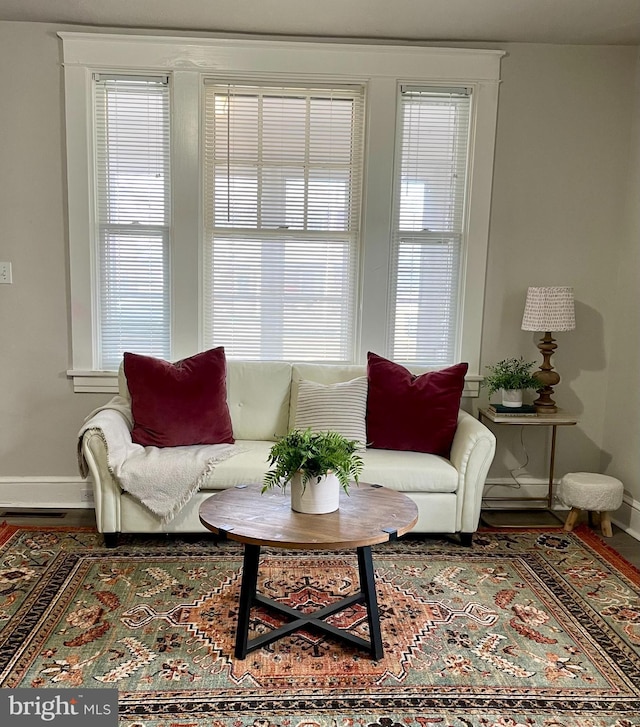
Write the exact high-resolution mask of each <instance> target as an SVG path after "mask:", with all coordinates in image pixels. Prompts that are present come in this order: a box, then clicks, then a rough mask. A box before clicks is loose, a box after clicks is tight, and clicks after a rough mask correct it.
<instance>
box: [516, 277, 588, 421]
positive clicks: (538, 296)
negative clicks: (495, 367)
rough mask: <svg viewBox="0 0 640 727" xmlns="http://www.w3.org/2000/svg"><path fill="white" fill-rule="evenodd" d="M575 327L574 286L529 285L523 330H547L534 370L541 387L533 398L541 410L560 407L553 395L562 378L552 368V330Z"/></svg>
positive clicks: (569, 329) (541, 340)
mask: <svg viewBox="0 0 640 727" xmlns="http://www.w3.org/2000/svg"><path fill="white" fill-rule="evenodd" d="M575 327H576V316H575V308H574V304H573V288H568V287H548V288H529V289H528V290H527V302H526V304H525V307H524V315H523V316H522V330H523V331H541V332H542V331H544V337H543V338H541V339H540V342H539V343H538V348H539V349H540V352H541V353H542V359H543V360H542V365H541V366H540V370H539V371H536V372H535V374H534V375H535V377H536V378H537V379H538V381H540V384H541V387H540V388H539V389H538V390H537V391H538V394H539V396H538V398H537V399H536V400H535V401H534V402H533V403H534V405H535V407H536V411H537V412H538V413H540V414H546V413H553V412H556V411H558V407H557V406H556V403H555V401H554V400H553V399H552V398H551V395H552V394H553V387H554V386H556V385H557V384H558V382H559V381H560V376H559V375H558V373H557V372H556V371H554V370H553V366H552V365H551V355H552V354H553V352H554V351H555V350H556V348H558V347H557V345H556V342H555V339H554V338H552V337H551V333H552V332H556V331H573V330H574V328H575Z"/></svg>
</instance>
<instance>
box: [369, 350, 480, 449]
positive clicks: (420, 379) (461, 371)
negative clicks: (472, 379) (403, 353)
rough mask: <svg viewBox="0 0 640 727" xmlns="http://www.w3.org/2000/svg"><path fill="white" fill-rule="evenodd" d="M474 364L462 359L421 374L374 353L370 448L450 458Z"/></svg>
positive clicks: (370, 401) (372, 363)
mask: <svg viewBox="0 0 640 727" xmlns="http://www.w3.org/2000/svg"><path fill="white" fill-rule="evenodd" d="M468 367H469V366H468V364H466V363H459V364H456V365H455V366H449V367H448V368H445V369H441V370H439V371H429V372H428V373H426V374H421V375H419V376H416V375H415V374H412V373H411V372H410V371H409V370H408V369H406V368H405V367H404V366H400V364H397V363H394V362H393V361H389V360H388V359H386V358H383V357H382V356H378V355H377V354H375V353H371V352H369V353H368V354H367V377H368V380H369V393H368V396H367V442H368V443H369V446H370V447H374V448H376V449H398V450H402V451H407V450H409V451H414V452H428V453H430V454H439V455H441V456H442V457H449V454H450V453H451V443H452V442H453V437H454V435H455V433H456V427H457V422H458V410H459V408H460V399H461V397H462V390H463V388H464V377H465V374H466V373H467V369H468Z"/></svg>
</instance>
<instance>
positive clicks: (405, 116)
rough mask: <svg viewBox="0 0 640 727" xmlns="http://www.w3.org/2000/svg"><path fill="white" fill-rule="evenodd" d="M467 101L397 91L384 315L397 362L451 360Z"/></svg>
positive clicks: (453, 93) (456, 336) (438, 92)
mask: <svg viewBox="0 0 640 727" xmlns="http://www.w3.org/2000/svg"><path fill="white" fill-rule="evenodd" d="M470 102H471V96H470V94H469V93H468V92H467V91H466V90H465V89H428V88H411V87H403V88H402V89H401V93H400V125H399V133H400V140H399V142H400V143H399V148H400V155H401V158H400V159H399V163H398V164H397V168H398V172H397V177H396V184H395V190H396V192H395V219H394V230H393V242H392V245H393V266H392V277H393V283H394V284H393V289H392V295H393V298H392V313H391V315H390V317H389V325H390V328H391V330H390V336H389V340H390V341H391V342H392V347H393V350H392V352H391V353H392V356H393V358H394V359H396V360H398V361H404V362H407V363H415V364H422V365H426V366H443V365H447V364H451V363H454V361H455V359H456V357H457V356H458V351H459V346H460V322H459V318H460V304H461V300H460V299H461V295H462V281H461V269H462V266H461V263H462V256H463V252H464V244H465V237H464V230H465V194H466V188H467V166H468V163H467V159H468V154H469V118H470Z"/></svg>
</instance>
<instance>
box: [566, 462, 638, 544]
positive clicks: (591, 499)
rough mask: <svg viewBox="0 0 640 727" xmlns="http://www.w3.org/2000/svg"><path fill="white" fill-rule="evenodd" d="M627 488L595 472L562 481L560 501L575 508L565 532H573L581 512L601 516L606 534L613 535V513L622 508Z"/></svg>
mask: <svg viewBox="0 0 640 727" xmlns="http://www.w3.org/2000/svg"><path fill="white" fill-rule="evenodd" d="M623 493H624V486H623V484H622V482H620V480H618V479H616V478H615V477H609V476H608V475H600V474H597V473H595V472H569V473H568V474H566V475H565V476H564V477H563V478H562V479H561V480H560V487H559V489H558V497H559V498H560V499H561V500H562V502H564V504H565V505H568V506H569V507H570V508H571V512H570V513H569V514H568V515H567V519H566V520H565V524H564V530H565V531H566V532H568V533H569V532H571V531H572V530H573V527H574V525H575V524H576V521H577V520H578V517H579V516H580V511H581V510H586V511H587V512H588V513H589V515H590V516H591V513H598V514H599V516H600V528H601V529H602V534H603V535H604V536H605V537H607V538H610V537H611V536H612V535H613V529H612V528H611V518H610V516H609V513H611V512H613V511H614V510H617V509H618V508H619V507H620V505H622V496H623Z"/></svg>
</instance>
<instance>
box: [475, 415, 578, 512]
mask: <svg viewBox="0 0 640 727" xmlns="http://www.w3.org/2000/svg"><path fill="white" fill-rule="evenodd" d="M483 418H484V419H488V420H489V421H490V422H493V423H494V424H500V425H503V424H508V425H511V426H513V425H518V426H521V427H551V458H550V462H549V485H548V489H547V495H546V497H485V498H483V501H484V502H498V501H502V502H504V501H508V502H521V501H522V502H543V503H545V505H546V509H548V510H553V484H554V474H553V473H554V467H555V459H556V430H557V428H558V427H566V426H572V425H574V424H577V423H578V420H577V418H576V417H574V416H573V415H571V414H566V413H565V412H563V411H558V412H556V413H555V414H537V415H536V416H513V415H511V414H507V415H504V414H498V413H497V412H495V411H493V409H489V408H486V409H480V411H479V412H478V419H480V421H482V419H483ZM504 509H505V510H506V509H508V508H504Z"/></svg>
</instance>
